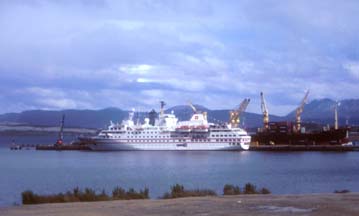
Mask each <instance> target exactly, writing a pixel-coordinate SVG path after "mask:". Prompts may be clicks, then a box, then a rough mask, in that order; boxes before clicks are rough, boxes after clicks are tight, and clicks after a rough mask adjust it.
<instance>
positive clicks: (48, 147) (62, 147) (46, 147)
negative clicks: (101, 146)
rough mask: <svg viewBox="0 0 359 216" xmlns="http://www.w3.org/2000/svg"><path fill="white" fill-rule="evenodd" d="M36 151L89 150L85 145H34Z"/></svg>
mask: <svg viewBox="0 0 359 216" xmlns="http://www.w3.org/2000/svg"><path fill="white" fill-rule="evenodd" d="M35 149H36V150H46V151H48V150H55V151H74V150H82V151H88V150H90V148H89V147H88V146H86V145H36V147H35Z"/></svg>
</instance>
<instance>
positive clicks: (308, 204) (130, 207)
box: [0, 193, 359, 216]
mask: <svg viewBox="0 0 359 216" xmlns="http://www.w3.org/2000/svg"><path fill="white" fill-rule="evenodd" d="M358 204H359V193H348V194H308V195H239V196H224V197H198V198H181V199H170V200H129V201H108V202H87V203H65V204H43V205H29V206H17V207H7V208H0V215H2V216H20V215H38V216H42V215H44V216H45V215H46V216H47V215H51V216H67V215H78V216H97V215H98V216H100V215H105V216H107V215H108V216H112V215H202V216H203V215H226V216H230V215H323V216H324V215H359V205H358Z"/></svg>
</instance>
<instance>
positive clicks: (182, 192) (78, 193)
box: [21, 183, 270, 205]
mask: <svg viewBox="0 0 359 216" xmlns="http://www.w3.org/2000/svg"><path fill="white" fill-rule="evenodd" d="M269 193H270V191H269V190H268V189H266V188H262V189H260V190H257V189H256V186H255V185H253V184H251V183H247V184H246V185H245V186H244V187H243V189H241V188H240V187H239V186H235V185H230V184H226V185H225V186H224V187H223V195H239V194H269ZM21 196H22V204H25V205H27V204H41V203H67V202H93V201H111V200H132V199H149V189H148V188H144V189H143V190H139V191H136V190H135V189H133V188H130V189H128V190H127V191H126V190H125V189H123V188H121V187H116V188H114V189H113V190H112V194H111V195H108V194H107V193H106V192H105V190H102V191H101V192H100V193H96V191H95V190H93V189H91V188H85V189H84V190H81V189H79V188H74V189H73V190H72V191H67V192H66V193H58V194H52V195H39V194H36V193H34V192H32V191H30V190H27V191H24V192H22V194H21ZM201 196H217V194H216V192H215V191H213V190H210V189H192V190H189V189H185V188H184V186H183V185H180V184H175V185H173V186H172V187H171V190H170V192H166V193H165V194H164V195H163V196H161V197H160V199H173V198H181V197H201Z"/></svg>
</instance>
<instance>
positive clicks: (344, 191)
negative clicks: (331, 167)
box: [334, 189, 350, 193]
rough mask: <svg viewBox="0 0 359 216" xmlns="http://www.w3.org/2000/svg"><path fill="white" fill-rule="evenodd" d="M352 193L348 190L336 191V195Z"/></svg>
mask: <svg viewBox="0 0 359 216" xmlns="http://www.w3.org/2000/svg"><path fill="white" fill-rule="evenodd" d="M349 192H350V191H349V190H347V189H344V190H335V191H334V193H349Z"/></svg>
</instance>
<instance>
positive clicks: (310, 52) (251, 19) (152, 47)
mask: <svg viewBox="0 0 359 216" xmlns="http://www.w3.org/2000/svg"><path fill="white" fill-rule="evenodd" d="M358 8H359V3H358V2H357V1H354V0H353V1H345V2H341V1H334V0H330V1H315V2H313V1H299V0H298V1H288V2H278V1H272V0H265V1H247V0H246V1H190V0H188V1H157V0H152V1H151V0H143V1H100V0H99V1H67V0H63V1H1V2H0V29H1V34H0V47H1V49H0V78H1V85H2V86H3V87H0V90H1V92H2V94H1V97H0V104H1V107H8V108H2V110H0V112H9V111H13V110H15V111H21V110H24V109H32V108H42V109H64V108H103V107H107V106H118V107H122V108H130V107H135V106H141V107H143V109H145V108H151V107H154V106H156V105H157V104H156V103H157V102H158V101H159V100H162V99H163V100H167V101H169V104H172V105H175V104H181V103H185V101H186V100H188V99H191V100H192V101H193V102H196V103H200V104H203V105H205V106H208V107H209V108H231V107H234V106H235V105H237V104H238V103H239V102H240V100H241V99H242V98H243V97H251V98H253V99H252V102H253V103H252V104H251V106H249V110H250V111H255V112H259V108H260V106H259V101H258V94H259V92H260V91H265V92H266V96H267V101H268V103H269V104H270V106H271V107H272V108H271V111H272V112H274V113H277V114H285V113H287V112H289V111H290V110H291V109H293V108H294V107H295V106H296V105H297V104H298V103H299V101H300V99H301V98H302V97H303V94H304V91H305V89H308V88H309V89H311V97H313V98H315V97H331V98H333V99H342V98H350V97H355V98H356V97H357V91H358V88H357V87H356V83H357V82H358V79H359V76H358V62H359V46H358V44H359V39H358V38H359V35H358V34H359V26H358V25H357V24H356V21H357V20H358V19H359V11H358ZM343 89H345V91H343ZM44 92H45V93H46V94H44ZM151 104H152V105H151Z"/></svg>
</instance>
